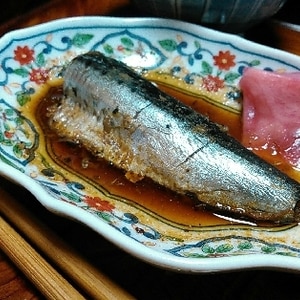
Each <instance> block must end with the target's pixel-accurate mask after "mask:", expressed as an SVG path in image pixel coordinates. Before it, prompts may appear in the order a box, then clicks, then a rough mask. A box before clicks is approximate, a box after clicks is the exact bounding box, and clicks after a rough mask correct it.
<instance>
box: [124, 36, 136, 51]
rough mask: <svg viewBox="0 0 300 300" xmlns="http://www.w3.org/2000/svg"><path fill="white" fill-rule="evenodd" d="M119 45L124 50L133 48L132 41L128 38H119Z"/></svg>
mask: <svg viewBox="0 0 300 300" xmlns="http://www.w3.org/2000/svg"><path fill="white" fill-rule="evenodd" d="M121 43H122V45H123V46H125V47H126V48H132V47H133V46H134V43H133V41H132V40H131V39H130V38H127V37H123V38H121Z"/></svg>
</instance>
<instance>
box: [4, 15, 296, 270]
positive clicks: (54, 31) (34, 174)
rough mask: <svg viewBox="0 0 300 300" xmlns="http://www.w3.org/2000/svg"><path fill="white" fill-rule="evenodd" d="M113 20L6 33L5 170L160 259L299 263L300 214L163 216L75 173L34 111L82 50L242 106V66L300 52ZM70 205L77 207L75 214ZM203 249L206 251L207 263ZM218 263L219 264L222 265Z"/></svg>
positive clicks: (278, 61)
mask: <svg viewBox="0 0 300 300" xmlns="http://www.w3.org/2000/svg"><path fill="white" fill-rule="evenodd" d="M113 20H114V22H113V23H112V22H111V21H112V19H111V18H101V17H98V18H97V17H95V18H94V17H92V18H90V17H85V18H75V19H67V20H58V21H55V22H52V23H49V24H46V25H41V26H38V27H34V28H29V29H25V30H23V31H19V32H18V31H17V32H12V33H10V34H8V35H6V36H5V37H3V38H2V39H1V41H0V52H1V59H0V61H1V69H0V87H1V88H2V89H1V91H0V96H1V97H0V162H1V171H0V173H2V174H3V175H5V176H8V177H10V176H13V175H11V172H10V171H11V169H10V168H12V169H14V170H18V172H19V171H20V174H21V175H20V176H24V177H23V182H25V183H24V186H25V187H28V186H30V185H32V184H36V186H37V187H38V188H41V189H42V190H43V191H44V192H45V194H44V195H43V196H41V195H39V193H38V192H36V197H37V198H38V200H39V201H41V202H42V203H44V205H45V206H47V207H49V208H50V209H53V210H56V211H58V212H60V213H63V214H65V215H67V216H71V217H74V218H76V219H78V220H80V221H82V222H83V223H86V224H88V225H90V226H91V227H93V229H95V230H97V231H98V232H99V233H100V234H102V235H103V236H105V237H106V238H108V239H111V240H113V241H114V242H115V243H117V244H119V246H120V247H124V245H125V244H126V247H125V248H126V249H127V251H129V252H131V253H132V254H134V255H137V256H138V257H140V258H142V259H144V260H149V261H150V262H152V263H154V264H156V265H163V266H165V267H166V268H171V269H177V270H178V269H180V270H183V271H191V270H193V271H194V272H195V271H196V272H207V271H209V270H210V267H209V263H210V262H211V263H212V264H215V263H216V261H215V259H217V258H232V257H245V260H242V261H239V264H238V265H236V264H235V263H234V262H233V263H229V264H228V263H223V261H220V262H219V261H217V262H218V263H217V265H218V266H217V268H218V269H219V270H230V269H237V268H241V267H245V266H246V267H251V266H252V265H251V263H250V262H249V261H248V260H247V256H248V255H252V254H255V255H256V257H259V256H260V255H263V256H265V255H267V256H272V257H274V256H275V257H281V258H282V257H289V258H292V259H294V258H297V260H296V262H297V263H296V264H291V265H289V267H290V268H292V269H297V268H299V269H300V262H298V260H299V258H300V257H299V256H300V245H299V243H298V239H297V236H299V234H300V232H299V228H298V226H296V225H295V224H294V225H291V226H282V227H274V228H264V227H261V228H259V227H251V226H247V225H239V226H230V225H228V226H208V227H201V226H199V227H195V228H189V227H188V226H186V227H185V226H184V225H182V224H181V225H178V224H175V223H172V222H168V220H164V219H161V218H158V217H157V216H156V215H155V214H153V213H152V212H149V211H147V210H143V209H140V206H138V205H135V204H133V203H131V202H130V201H125V200H126V199H122V197H120V196H116V195H112V194H110V192H109V191H107V190H105V189H104V188H103V187H96V186H95V185H93V184H91V182H89V181H88V180H85V179H84V178H82V177H80V176H77V174H74V173H72V172H70V173H69V172H68V171H66V170H65V169H64V168H63V167H62V166H60V165H57V164H56V163H55V161H53V159H52V158H51V156H49V153H48V152H47V150H46V149H45V141H44V137H43V134H42V132H41V130H40V129H39V128H38V124H36V122H34V121H33V120H32V119H31V117H30V116H31V115H30V112H29V111H28V107H30V103H31V102H32V101H34V100H33V99H34V98H35V97H36V94H38V93H39V91H40V89H42V88H43V86H45V85H46V84H48V82H49V81H50V82H51V81H53V80H55V79H56V78H60V77H61V76H62V74H63V69H64V66H65V64H67V63H68V61H70V60H71V59H72V58H73V57H75V56H76V55H78V54H80V53H83V52H86V51H89V50H98V51H101V52H103V53H105V54H106V55H108V56H112V57H114V58H116V59H118V60H121V61H123V62H124V63H126V64H128V65H129V66H131V67H132V68H134V69H136V70H137V71H138V72H140V73H141V74H142V75H144V76H145V77H147V78H148V79H150V80H151V78H154V76H155V78H156V79H158V81H161V82H167V83H169V84H171V85H174V86H175V85H176V88H178V89H180V90H181V91H183V92H186V93H189V94H192V95H193V96H194V97H195V98H196V99H197V98H202V99H205V100H206V101H208V102H210V103H213V104H214V105H218V106H221V107H222V108H223V109H226V110H230V111H233V112H235V113H239V112H240V109H241V94H240V91H239V88H238V82H239V79H240V77H241V75H242V72H243V69H244V68H245V67H248V66H256V67H259V68H263V69H269V70H282V71H285V70H294V71H295V70H299V68H300V61H298V60H297V59H296V58H295V57H293V56H289V55H286V54H282V53H278V54H277V56H276V53H275V54H274V53H273V52H272V51H271V50H268V49H265V48H263V49H259V46H258V45H254V44H251V43H249V45H248V42H247V41H244V40H242V39H241V38H239V37H235V36H231V35H226V34H220V33H216V32H214V31H210V30H207V29H205V28H201V27H199V26H192V25H190V24H185V23H180V22H176V21H166V20H159V19H157V20H153V19H149V20H147V19H143V20H142V19H134V20H132V21H130V19H127V20H124V19H117V18H116V19H113ZM12 179H14V178H12ZM57 203H64V204H65V206H64V210H63V211H62V209H61V208H57V207H56V205H57ZM69 207H70V210H69ZM71 207H75V208H76V209H79V210H76V214H75V215H76V216H75V215H73V208H71ZM90 216H93V224H92V225H91V224H90V219H89V218H90ZM145 246H146V247H145ZM146 249H147V250H146ZM200 258H205V259H206V263H205V264H204V265H203V263H202V260H201V259H200ZM210 259H212V260H210ZM165 260H166V261H167V263H165ZM274 261H275V263H274V265H276V266H277V267H278V266H280V264H281V263H282V266H284V264H286V261H285V259H283V260H282V259H279V263H278V261H277V260H276V258H274ZM293 261H294V260H293ZM191 264H192V265H191ZM256 266H257V265H256ZM260 266H262V267H264V266H272V263H269V264H268V265H267V263H261V264H260ZM211 269H212V270H215V269H216V267H215V265H214V267H211Z"/></svg>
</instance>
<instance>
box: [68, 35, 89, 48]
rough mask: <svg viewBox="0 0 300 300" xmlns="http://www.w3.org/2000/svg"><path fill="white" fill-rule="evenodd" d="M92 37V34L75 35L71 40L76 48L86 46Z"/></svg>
mask: <svg viewBox="0 0 300 300" xmlns="http://www.w3.org/2000/svg"><path fill="white" fill-rule="evenodd" d="M93 37H94V35H93V34H81V33H77V34H75V36H74V37H73V39H72V44H73V45H74V46H76V47H82V46H84V45H86V44H87V43H88V42H89V41H90V40H91V39H92V38H93Z"/></svg>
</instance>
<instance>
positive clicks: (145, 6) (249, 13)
mask: <svg viewBox="0 0 300 300" xmlns="http://www.w3.org/2000/svg"><path fill="white" fill-rule="evenodd" d="M285 2H286V0H225V1H224V0H209V1H208V0H207V1H205V0H182V1H175V0H144V1H140V0H133V3H135V5H136V7H137V8H138V9H139V10H140V11H142V12H143V13H145V14H147V15H153V16H158V17H164V18H172V19H180V20H184V21H188V22H192V23H197V24H202V25H205V26H209V27H213V28H215V29H219V30H222V31H227V32H234V33H239V32H243V31H245V30H247V29H249V28H250V27H252V26H254V25H256V24H258V23H259V22H261V21H263V20H265V19H266V18H269V17H271V16H272V15H274V14H275V13H276V12H278V10H279V9H280V8H281V7H282V6H283V4H284V3H285Z"/></svg>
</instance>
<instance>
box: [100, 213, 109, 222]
mask: <svg viewBox="0 0 300 300" xmlns="http://www.w3.org/2000/svg"><path fill="white" fill-rule="evenodd" d="M97 216H99V217H100V218H101V219H103V220H105V221H106V222H110V220H111V215H110V214H108V213H106V212H102V211H98V212H97Z"/></svg>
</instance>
